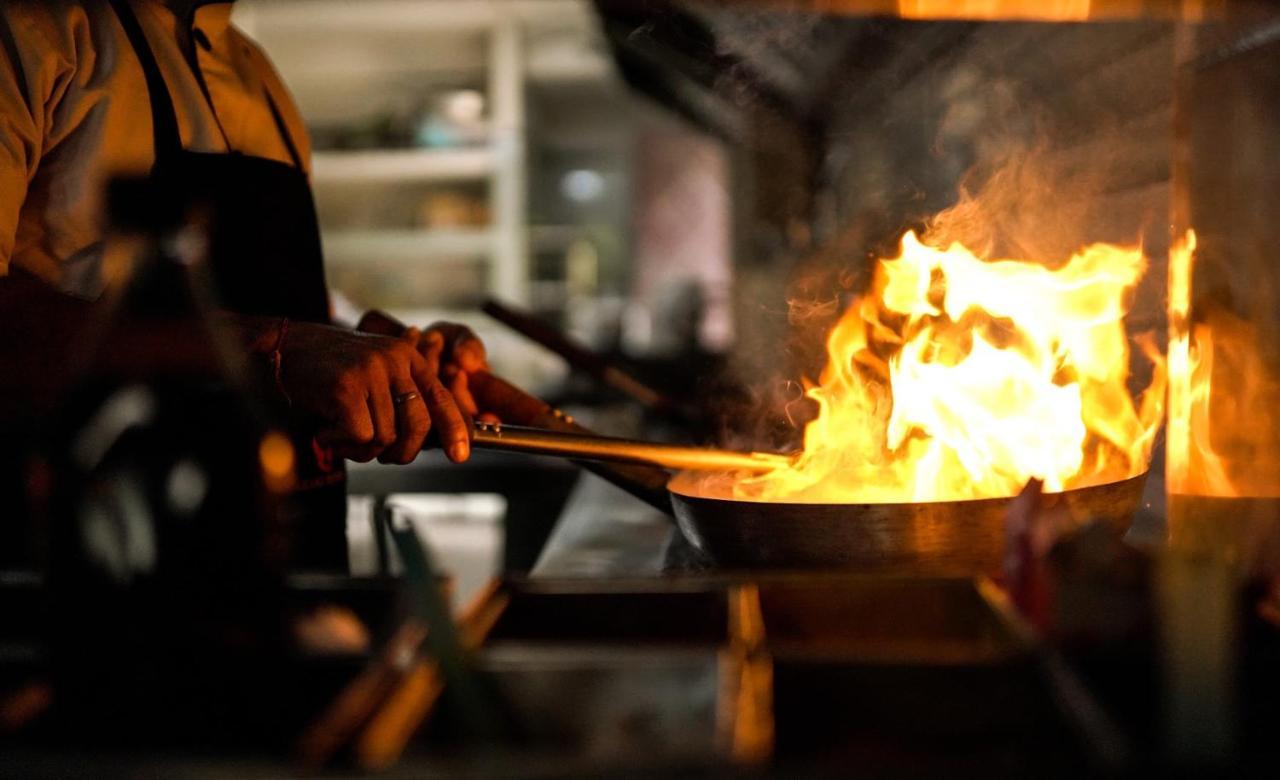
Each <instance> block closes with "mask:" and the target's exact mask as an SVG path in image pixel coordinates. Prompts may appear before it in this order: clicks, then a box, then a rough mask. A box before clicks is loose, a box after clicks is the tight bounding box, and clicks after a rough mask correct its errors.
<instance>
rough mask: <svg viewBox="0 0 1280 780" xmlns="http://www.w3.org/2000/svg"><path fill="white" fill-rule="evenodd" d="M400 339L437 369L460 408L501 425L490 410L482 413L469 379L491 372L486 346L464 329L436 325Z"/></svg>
mask: <svg viewBox="0 0 1280 780" xmlns="http://www.w3.org/2000/svg"><path fill="white" fill-rule="evenodd" d="M400 338H402V339H404V340H405V341H407V342H409V343H410V344H412V345H413V347H414V349H416V350H417V351H418V354H420V355H422V357H423V359H425V360H426V361H427V367H428V368H434V369H435V372H436V375H437V376H439V377H440V381H441V382H443V383H444V385H445V387H447V388H448V389H449V392H450V393H452V394H453V397H454V400H456V401H457V402H458V406H459V408H461V409H462V410H463V411H464V412H466V413H467V414H469V415H471V416H472V417H474V418H478V419H481V420H484V421H485V422H498V415H497V414H496V413H494V411H493V410H490V409H482V408H481V407H480V406H479V405H478V404H477V403H476V399H475V396H474V395H473V394H472V392H471V388H470V376H471V375H472V374H475V373H476V372H479V371H488V370H489V360H488V356H487V355H486V353H485V349H484V343H483V342H482V341H480V339H479V337H477V336H476V334H474V333H472V332H471V329H470V328H468V327H467V326H465V325H458V324H456V323H452V322H437V323H435V324H434V325H431V326H429V327H428V328H427V329H426V330H419V329H418V328H413V327H409V328H405V330H404V332H403V333H402V334H400Z"/></svg>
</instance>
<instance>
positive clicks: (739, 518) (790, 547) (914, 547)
mask: <svg viewBox="0 0 1280 780" xmlns="http://www.w3.org/2000/svg"><path fill="white" fill-rule="evenodd" d="M471 390H472V392H473V394H475V395H476V397H477V398H478V399H481V402H482V404H483V405H486V406H488V407H489V408H501V409H503V410H504V412H506V413H507V416H508V417H513V418H514V419H513V422H517V423H520V424H524V425H533V426H536V427H538V428H545V429H551V430H559V431H564V432H567V433H570V434H574V435H576V436H579V437H585V438H592V434H591V433H590V431H587V430H586V429H584V428H582V427H581V426H578V425H576V424H575V423H573V422H572V421H571V420H569V419H568V418H566V417H564V415H561V414H559V413H558V412H556V411H555V410H553V409H551V407H549V406H548V405H547V404H545V403H544V402H542V401H540V400H538V399H536V398H534V397H532V396H530V395H528V394H527V393H524V392H523V391H521V390H519V389H517V388H514V387H512V386H511V385H509V384H507V383H506V382H504V381H503V380H500V379H497V378H496V377H492V376H491V375H487V374H476V375H472V378H471ZM513 413H514V414H513ZM596 438H599V439H600V440H601V441H605V442H608V441H611V440H607V439H603V438H602V437H596ZM612 441H614V442H619V441H621V440H612ZM508 444H509V442H508ZM634 444H636V443H634V442H621V445H620V446H619V447H618V449H620V450H626V449H627V448H628V447H630V446H631V445H634ZM475 445H476V446H479V447H494V448H500V449H521V447H518V446H511V447H509V446H507V444H500V443H497V442H496V441H495V440H494V437H493V436H492V435H489V436H485V435H481V436H478V437H477V438H476V439H475ZM609 449H611V448H610V447H609V446H607V445H606V446H603V447H601V451H600V452H596V453H594V454H593V453H590V452H585V451H581V450H578V449H577V448H576V447H575V446H572V445H571V446H567V447H563V448H560V449H558V450H556V449H544V450H532V449H527V448H525V451H538V452H546V453H549V454H558V455H562V456H570V457H584V458H599V457H612V458H613V459H614V460H619V458H618V457H614V456H616V454H617V453H616V452H615V453H613V454H612V455H611V454H610V453H609V452H608V450H609ZM675 449H679V450H689V449H692V448H675ZM702 452H705V453H709V455H708V456H707V457H708V460H707V465H714V463H713V462H714V460H715V459H716V458H719V457H727V458H732V457H734V456H736V457H739V458H749V459H759V458H764V459H765V461H766V462H767V461H768V460H769V458H771V457H772V458H777V457H779V456H776V455H775V456H769V455H759V454H744V453H724V452H722V451H711V450H703V451H702ZM620 459H621V460H623V461H624V462H627V463H629V464H630V465H626V466H615V465H611V464H601V463H599V462H589V463H590V468H592V470H593V471H595V472H596V473H597V474H600V475H601V476H602V477H604V478H605V479H608V480H609V481H611V482H613V483H614V484H617V485H618V486H619V487H622V488H624V489H626V490H628V491H630V492H632V493H633V494H634V495H637V496H639V497H641V498H642V499H644V500H646V501H648V502H649V503H650V504H652V505H653V506H655V507H658V508H659V509H661V510H663V511H665V512H669V513H674V515H675V518H676V523H677V525H678V526H679V528H680V531H681V533H683V534H684V536H685V538H687V539H688V541H689V543H690V544H691V545H692V546H693V547H694V548H695V549H697V550H699V551H700V552H702V553H703V554H704V555H705V556H706V557H707V558H709V559H710V560H711V561H712V562H713V563H714V564H716V565H717V566H720V567H723V568H731V569H860V570H868V571H897V572H910V573H925V572H927V573H931V574H932V573H938V574H963V575H975V574H990V573H996V572H999V571H1000V569H1001V567H1002V564H1003V557H1004V548H1005V541H1004V520H1005V516H1006V514H1007V513H1008V510H1009V505H1010V503H1011V502H1012V501H1013V500H1014V499H1013V497H1007V498H990V499H976V500H963V501H933V502H915V503H877V504H812V503H788V502H762V501H743V500H737V499H732V498H722V497H712V496H707V495H703V494H700V493H699V491H698V490H697V488H696V480H695V479H694V478H693V477H692V475H691V474H690V472H688V471H686V472H682V473H680V474H678V475H677V476H676V477H675V478H674V479H672V478H671V477H670V474H669V473H668V472H667V471H665V470H663V469H661V468H656V467H654V466H653V465H642V464H646V463H647V464H653V463H659V462H662V461H660V460H659V459H657V458H654V459H648V460H645V459H641V458H631V459H628V458H625V457H622V458H620ZM584 465H587V464H584ZM693 465H699V464H696V463H695V464H693ZM1145 482H1146V475H1145V474H1142V475H1139V476H1136V477H1132V478H1130V479H1126V480H1123V481H1120V482H1111V483H1106V484H1101V485H1093V486H1089V487H1082V488H1075V489H1072V490H1068V491H1065V492H1063V493H1058V494H1049V495H1046V496H1045V501H1047V502H1050V504H1051V505H1052V504H1053V503H1055V502H1056V503H1060V504H1061V505H1062V506H1064V507H1065V508H1066V510H1067V512H1068V513H1069V514H1070V516H1071V517H1072V518H1073V519H1074V520H1076V521H1078V522H1085V521H1088V520H1102V521H1105V522H1107V523H1108V524H1110V525H1111V526H1113V527H1114V528H1115V529H1116V530H1117V531H1118V532H1121V533H1123V532H1124V531H1125V530H1127V529H1128V527H1129V523H1130V522H1131V521H1132V519H1133V516H1134V514H1135V513H1136V512H1137V510H1138V506H1139V504H1140V502H1141V499H1142V489H1143V486H1144V483H1145Z"/></svg>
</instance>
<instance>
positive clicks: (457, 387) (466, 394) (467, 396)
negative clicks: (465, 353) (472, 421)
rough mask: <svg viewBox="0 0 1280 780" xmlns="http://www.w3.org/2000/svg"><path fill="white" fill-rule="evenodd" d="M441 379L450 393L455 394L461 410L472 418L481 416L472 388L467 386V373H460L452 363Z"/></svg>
mask: <svg viewBox="0 0 1280 780" xmlns="http://www.w3.org/2000/svg"><path fill="white" fill-rule="evenodd" d="M441 379H443V380H444V381H445V382H446V383H447V385H448V388H449V392H450V393H453V399H454V400H455V401H457V402H458V408H459V409H461V410H462V411H464V412H466V413H467V414H468V415H469V416H471V417H475V416H476V415H478V414H480V409H479V408H478V407H477V406H476V399H475V398H474V397H473V396H472V395H471V388H470V387H468V385H467V372H465V371H460V370H459V369H458V367H457V366H455V365H453V364H452V363H451V364H449V365H447V366H445V367H444V369H443V370H442V371H441Z"/></svg>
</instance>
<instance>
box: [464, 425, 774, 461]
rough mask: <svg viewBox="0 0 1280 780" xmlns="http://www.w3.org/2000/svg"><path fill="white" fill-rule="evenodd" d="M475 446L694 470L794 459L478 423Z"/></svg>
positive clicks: (472, 444)
mask: <svg viewBox="0 0 1280 780" xmlns="http://www.w3.org/2000/svg"><path fill="white" fill-rule="evenodd" d="M471 446H473V447H476V448H479V449H486V450H501V451H506V452H527V453H532V454H537V455H555V456H559V457H565V458H573V459H575V460H602V461H607V462H611V463H635V464H640V465H644V466H657V467H659V468H664V469H686V470H690V471H756V472H759V471H769V470H771V469H775V468H782V467H785V466H787V465H789V464H790V463H791V462H792V456H789V455H779V454H777V453H772V452H736V451H733V450H717V449H709V448H704V447H688V446H683V445H678V444H660V443H656V442H647V441H636V440H633V439H619V438H614V437H612V436H596V435H593V434H589V433H576V432H568V431H555V430H549V429H545V428H527V427H523V426H516V425H502V424H499V423H486V422H478V421H477V422H476V423H475V427H474V429H473V431H472V435H471Z"/></svg>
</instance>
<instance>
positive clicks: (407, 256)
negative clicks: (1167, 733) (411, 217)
mask: <svg viewBox="0 0 1280 780" xmlns="http://www.w3.org/2000/svg"><path fill="white" fill-rule="evenodd" d="M495 246H496V237H495V235H494V232H493V230H491V229H490V228H430V229H423V230H341V231H332V232H327V233H325V234H324V251H325V256H326V257H327V258H328V260H329V262H330V263H332V264H334V265H355V264H359V263H367V262H378V263H383V264H403V265H418V264H422V263H424V262H430V261H433V260H442V259H443V260H450V259H467V258H470V259H487V258H488V257H489V256H490V255H491V253H492V252H493V251H494V247H495Z"/></svg>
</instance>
